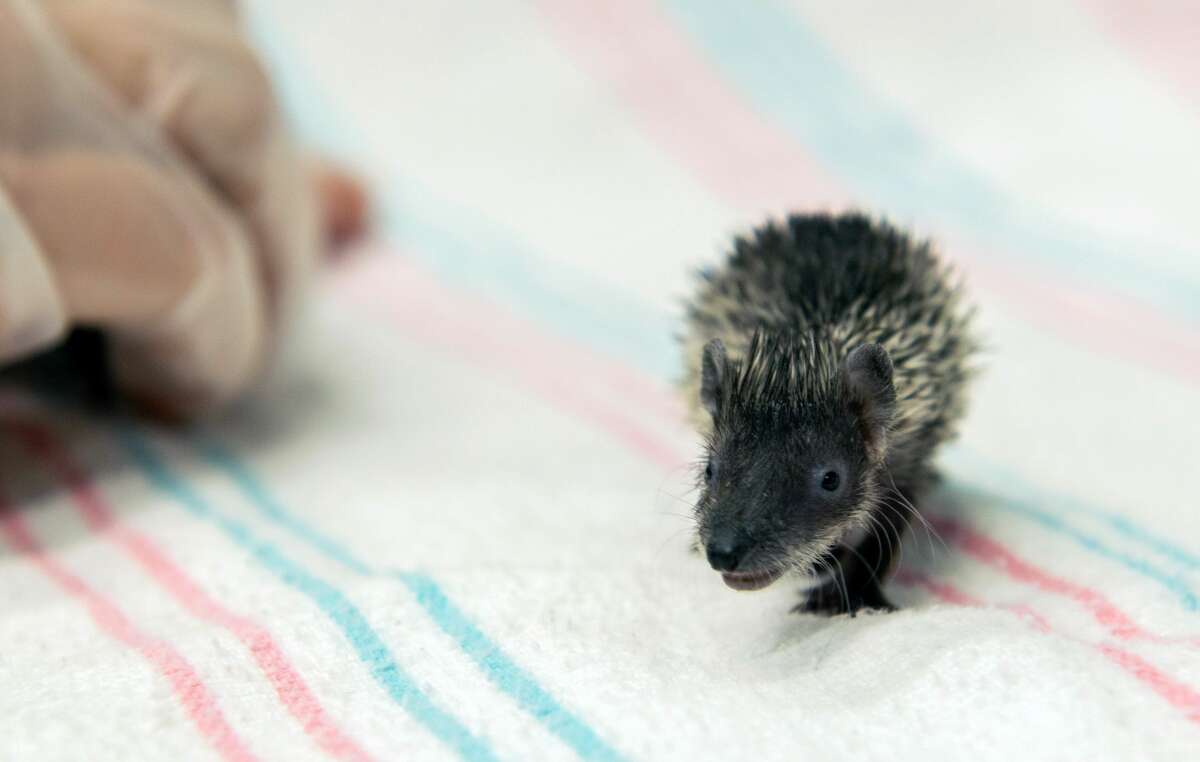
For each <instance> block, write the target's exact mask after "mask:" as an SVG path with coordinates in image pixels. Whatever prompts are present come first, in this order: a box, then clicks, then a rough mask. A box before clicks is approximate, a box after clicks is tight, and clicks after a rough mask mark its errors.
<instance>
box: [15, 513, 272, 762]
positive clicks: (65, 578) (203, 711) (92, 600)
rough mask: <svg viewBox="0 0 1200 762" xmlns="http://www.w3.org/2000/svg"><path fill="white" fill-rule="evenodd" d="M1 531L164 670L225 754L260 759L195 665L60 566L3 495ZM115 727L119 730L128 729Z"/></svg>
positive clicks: (238, 761)
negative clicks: (230, 721)
mask: <svg viewBox="0 0 1200 762" xmlns="http://www.w3.org/2000/svg"><path fill="white" fill-rule="evenodd" d="M0 530H3V532H4V534H5V536H6V537H7V538H8V541H9V542H10V543H11V544H12V545H13V546H14V547H15V548H17V550H19V551H20V552H21V553H23V554H25V555H27V556H29V557H30V558H31V559H32V560H33V562H34V564H35V565H37V567H38V568H39V569H41V571H42V573H43V574H45V575H46V576H47V577H49V578H50V579H51V580H52V581H53V582H54V583H55V584H57V585H58V586H59V587H61V588H62V589H63V590H64V591H65V592H66V593H67V594H69V595H72V596H75V597H76V598H79V599H80V600H82V601H83V602H84V603H85V604H86V605H87V609H88V613H89V614H90V615H91V617H92V620H93V621H95V622H96V624H97V625H98V626H99V627H100V628H101V629H102V630H104V631H105V632H107V633H108V634H109V635H111V636H112V637H114V638H116V639H117V640H119V641H121V642H122V643H124V644H125V645H127V646H129V647H130V648H132V649H134V650H136V651H137V652H139V653H140V654H141V655H142V656H143V657H145V659H146V661H148V662H150V663H151V664H152V665H154V667H155V668H156V669H157V670H158V671H159V672H160V673H162V675H163V677H165V678H166V679H167V681H168V682H169V683H170V684H171V688H172V690H173V691H174V692H175V696H176V697H177V698H178V699H179V702H180V703H181V704H182V705H183V708H184V711H185V712H187V715H188V717H189V718H190V719H191V721H192V723H193V724H195V726H196V728H197V729H198V730H199V731H200V733H201V734H202V735H203V736H205V737H206V738H207V739H208V740H209V741H210V742H211V743H212V745H213V746H214V747H216V750H217V751H218V752H219V753H220V755H221V756H222V757H223V758H225V759H227V760H231V761H232V762H249V760H253V759H255V757H254V755H253V754H251V753H250V751H249V750H248V749H247V748H246V745H245V743H244V742H243V741H242V739H241V738H239V737H238V735H237V734H236V733H235V732H234V731H233V729H232V728H231V727H230V726H229V723H228V722H227V721H226V720H225V716H224V715H223V714H222V713H221V710H220V708H218V706H217V702H216V701H215V700H214V699H213V695H212V692H211V691H210V690H209V688H208V686H206V685H205V684H204V682H203V681H202V680H201V679H200V676H199V675H198V674H196V670H195V669H193V668H192V665H191V664H189V663H188V662H187V660H186V659H184V658H183V656H181V655H180V654H179V652H178V651H176V650H175V649H174V648H172V647H171V646H170V645H169V644H167V643H165V642H163V641H161V640H158V639H156V638H152V637H150V636H148V635H146V634H144V633H143V632H141V631H140V630H138V629H137V628H136V627H134V626H133V624H132V623H131V622H130V621H129V620H128V619H127V618H126V617H125V615H124V614H122V613H121V611H120V610H119V609H118V608H117V607H116V606H115V605H114V604H112V603H111V602H109V601H108V599H106V598H105V597H104V596H103V595H101V594H100V593H98V592H96V591H95V590H93V589H92V588H91V587H89V586H88V585H87V584H86V583H85V582H84V581H83V580H82V579H80V578H79V577H77V576H75V575H74V574H72V573H71V572H69V571H67V570H66V568H64V567H62V566H60V565H59V564H58V562H56V561H55V560H54V559H53V558H51V557H50V556H49V555H47V554H46V552H45V551H44V550H43V549H42V548H41V546H40V545H38V543H37V540H35V539H34V537H33V534H32V533H30V531H29V529H28V528H27V527H26V526H25V522H24V521H23V520H22V519H21V516H20V514H19V513H17V512H16V511H14V510H12V508H11V506H9V505H8V503H7V502H6V501H4V500H3V499H2V498H0ZM123 731H124V729H123V728H116V729H114V732H123Z"/></svg>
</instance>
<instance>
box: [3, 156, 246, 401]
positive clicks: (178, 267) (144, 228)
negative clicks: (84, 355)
mask: <svg viewBox="0 0 1200 762" xmlns="http://www.w3.org/2000/svg"><path fill="white" fill-rule="evenodd" d="M0 182H2V183H3V184H4V186H5V187H6V188H8V190H9V195H10V198H11V199H12V202H13V206H14V207H15V208H16V209H17V211H18V212H19V213H20V215H21V216H22V218H23V219H24V221H25V223H26V225H27V227H28V228H29V230H30V231H31V233H32V235H33V236H34V237H35V238H36V239H37V241H38V243H39V244H40V246H41V249H42V252H43V253H44V255H45V257H46V260H47V262H48V263H49V264H50V266H51V268H52V269H53V271H54V273H55V278H56V280H57V284H58V293H59V294H60V296H61V299H62V303H63V305H64V309H65V312H66V316H67V318H68V319H69V320H70V321H71V322H73V323H78V324H81V325H91V326H95V327H99V328H101V329H104V330H105V331H106V333H107V334H108V335H109V336H110V339H111V346H112V357H111V359H112V364H113V370H114V373H115V376H116V378H115V380H116V382H117V384H118V385H119V386H120V387H121V388H122V389H123V390H124V391H125V392H127V393H128V394H129V395H130V396H131V397H133V398H134V399H136V400H141V401H143V402H145V403H149V404H152V405H153V406H155V407H156V408H158V409H160V410H165V411H170V412H173V413H175V414H177V415H191V414H195V413H199V412H202V411H204V410H207V409H210V408H212V407H214V406H215V405H218V404H220V403H222V402H225V401H227V400H229V399H231V398H232V397H233V396H235V395H237V394H238V393H240V392H241V391H243V390H244V389H245V388H246V387H247V386H248V385H249V384H250V383H251V382H252V381H253V380H254V378H255V377H256V375H257V374H258V372H259V370H260V368H261V365H262V361H263V358H264V355H265V351H264V344H265V341H266V336H267V333H266V325H265V317H264V310H263V304H262V296H261V293H260V290H259V285H258V281H257V277H256V274H255V272H254V266H253V261H252V256H251V253H250V243H249V241H248V239H247V237H246V235H245V233H244V231H242V230H241V229H240V228H239V226H238V225H237V223H236V222H235V221H234V219H233V218H232V217H231V215H229V214H228V213H227V212H226V211H225V210H223V209H222V208H221V206H220V204H219V202H217V201H216V200H215V199H214V198H212V197H211V195H210V194H209V193H208V192H207V191H205V190H204V189H203V188H202V187H200V186H199V184H198V183H193V182H188V181H186V178H184V177H181V176H180V175H179V174H178V173H177V172H173V171H169V170H164V169H161V168H157V167H154V166H152V165H149V164H146V163H145V162H142V161H139V160H136V159H133V158H130V157H124V156H119V155H113V154H105V153H93V152H80V151H73V152H68V151H55V152H47V153H42V154H37V155H35V156H33V157H25V158H16V157H11V156H10V157H7V158H6V159H5V161H3V162H0Z"/></svg>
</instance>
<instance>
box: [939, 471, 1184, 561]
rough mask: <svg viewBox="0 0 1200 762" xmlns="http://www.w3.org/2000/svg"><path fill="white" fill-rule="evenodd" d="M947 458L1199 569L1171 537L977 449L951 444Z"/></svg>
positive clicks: (993, 481)
mask: <svg viewBox="0 0 1200 762" xmlns="http://www.w3.org/2000/svg"><path fill="white" fill-rule="evenodd" d="M946 460H947V461H949V462H951V463H954V464H956V465H959V466H960V467H962V468H963V469H964V471H965V472H967V473H971V474H976V475H977V477H976V478H977V479H978V480H980V481H983V480H985V479H986V480H987V481H988V483H989V484H991V485H995V488H996V489H998V490H999V491H1001V492H1003V493H1005V494H1009V493H1010V492H1011V491H1013V490H1016V491H1020V492H1025V493H1029V494H1036V495H1037V496H1038V500H1039V501H1041V502H1051V503H1053V504H1054V505H1055V506H1056V507H1057V508H1058V509H1060V510H1063V511H1067V512H1070V513H1076V514H1081V515H1085V516H1090V517H1092V518H1094V519H1096V520H1098V521H1101V522H1103V523H1104V524H1107V525H1108V526H1110V527H1112V529H1114V530H1115V531H1116V532H1117V533H1118V534H1120V535H1122V536H1123V537H1124V538H1125V539H1127V540H1131V541H1133V542H1136V543H1139V544H1141V545H1144V546H1146V547H1148V548H1150V549H1151V550H1153V551H1154V552H1156V553H1158V554H1159V555H1160V556H1163V557H1165V558H1167V559H1170V560H1171V561H1172V562H1174V563H1176V564H1179V565H1180V566H1183V567H1185V568H1187V569H1200V556H1197V555H1196V554H1195V553H1192V552H1190V551H1188V550H1187V549H1185V548H1183V547H1180V546H1179V545H1177V544H1176V543H1173V542H1171V541H1170V540H1168V539H1166V538H1164V537H1160V536H1159V535H1156V534H1154V533H1153V532H1150V531H1149V530H1146V529H1143V528H1142V527H1139V526H1138V525H1137V524H1135V523H1134V522H1132V521H1130V520H1129V519H1128V518H1126V517H1125V516H1122V515H1121V514H1119V513H1116V512H1114V511H1107V510H1104V509H1102V508H1096V507H1093V506H1091V505H1089V504H1088V503H1085V502H1083V501H1081V500H1078V499H1076V498H1073V497H1069V496H1067V495H1061V494H1055V493H1052V492H1049V491H1047V490H1045V489H1043V488H1041V487H1038V486H1036V485H1034V484H1033V483H1032V482H1030V481H1029V480H1027V479H1023V478H1021V477H1020V476H1019V475H1017V474H1016V473H1014V472H1013V471H1012V469H1009V468H1005V467H1004V466H1002V465H1001V464H1000V463H997V462H995V461H993V460H992V459H990V458H984V457H983V456H981V455H979V454H978V453H976V452H972V451H970V450H966V449H964V448H962V447H954V448H952V449H951V450H949V451H948V452H947V458H946Z"/></svg>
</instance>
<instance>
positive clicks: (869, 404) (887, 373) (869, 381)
mask: <svg viewBox="0 0 1200 762" xmlns="http://www.w3.org/2000/svg"><path fill="white" fill-rule="evenodd" d="M842 374H843V378H844V379H845V382H846V386H847V388H848V389H849V391H850V398H851V401H852V403H853V405H854V407H855V410H856V412H857V413H858V415H859V424H860V425H861V427H862V434H863V441H864V443H865V444H866V446H867V454H868V456H869V457H870V458H871V460H872V461H875V462H881V461H882V460H883V458H884V456H885V455H886V453H887V430H888V426H889V425H890V424H891V422H892V416H893V415H894V414H895V410H896V387H895V386H894V385H893V383H892V358H891V357H889V356H888V353H887V350H886V349H884V348H883V347H882V346H880V345H879V344H863V345H861V346H858V347H855V348H854V349H853V350H852V351H851V352H850V354H849V355H847V357H846V362H845V365H843V367H842Z"/></svg>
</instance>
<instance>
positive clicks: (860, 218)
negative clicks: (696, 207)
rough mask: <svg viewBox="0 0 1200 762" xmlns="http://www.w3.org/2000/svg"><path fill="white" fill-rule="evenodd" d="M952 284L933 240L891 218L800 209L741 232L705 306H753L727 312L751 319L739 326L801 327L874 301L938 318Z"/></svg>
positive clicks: (879, 308) (882, 308)
mask: <svg viewBox="0 0 1200 762" xmlns="http://www.w3.org/2000/svg"><path fill="white" fill-rule="evenodd" d="M949 290H950V288H949V284H948V283H946V281H945V278H944V268H943V267H942V266H941V265H940V264H939V263H938V261H937V259H936V258H935V257H934V256H933V253H932V252H931V251H930V248H929V246H928V244H926V243H924V242H915V241H913V240H912V239H911V238H910V237H909V236H908V235H907V234H905V233H903V232H902V231H900V230H898V229H896V228H894V227H892V226H891V225H888V224H887V223H883V222H880V223H875V222H872V221H871V220H870V219H869V218H868V217H866V216H865V215H862V214H857V213H851V214H844V215H840V216H830V215H793V216H791V217H789V218H788V219H787V221H786V222H785V223H783V224H779V223H769V224H767V225H765V226H763V227H761V228H758V229H757V230H755V231H754V232H753V233H751V234H750V235H748V236H741V237H739V238H737V239H736V240H735V241H734V249H733V252H732V254H731V256H730V257H729V260H728V263H727V265H726V267H725V270H724V273H723V274H722V275H721V277H714V278H712V279H710V282H709V287H708V288H706V289H702V295H701V302H702V304H700V305H697V306H698V307H701V310H700V311H699V312H703V311H704V310H703V302H706V301H710V300H721V301H724V300H733V301H736V302H738V303H740V304H741V305H743V306H744V307H745V309H743V310H727V311H726V310H722V312H727V316H728V318H729V319H731V320H733V321H736V322H741V321H747V322H746V324H745V325H736V324H735V327H739V328H749V327H752V326H754V325H759V324H761V323H762V322H763V318H768V320H767V322H768V323H770V324H772V327H774V328H778V329H785V328H786V329H788V330H791V331H800V330H804V329H806V328H815V327H819V326H832V325H835V324H837V323H841V322H845V321H848V320H856V319H859V318H860V317H862V314H863V312H864V311H865V310H867V309H873V310H874V311H875V312H876V313H878V314H883V313H889V312H895V311H902V312H904V313H905V314H906V315H907V316H909V317H910V318H913V319H930V318H933V319H936V317H937V316H936V315H929V314H927V313H928V312H929V311H930V309H933V308H936V307H937V306H938V305H940V304H945V302H946V301H947V299H948V297H949V296H950V294H949ZM706 297H708V298H706ZM753 303H758V304H759V305H760V306H764V307H768V306H769V307H771V308H772V309H771V313H770V314H765V313H764V310H762V309H755V308H754V307H753ZM693 312H694V313H696V314H697V317H701V315H700V314H699V312H697V310H695V309H694V310H693Z"/></svg>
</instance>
